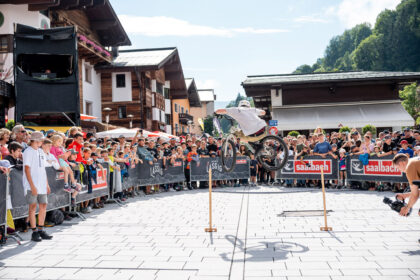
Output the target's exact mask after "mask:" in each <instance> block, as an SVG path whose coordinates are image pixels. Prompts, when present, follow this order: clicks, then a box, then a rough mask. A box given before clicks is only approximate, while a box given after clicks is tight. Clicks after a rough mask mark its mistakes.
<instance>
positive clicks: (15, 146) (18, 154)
mask: <svg viewBox="0 0 420 280" xmlns="http://www.w3.org/2000/svg"><path fill="white" fill-rule="evenodd" d="M8 148H9V155H8V156H6V157H5V158H4V159H5V160H7V161H9V162H10V165H11V166H13V168H15V169H17V170H22V168H23V166H22V164H23V162H22V150H23V147H22V145H21V144H19V143H18V142H12V143H10V144H9V147H8Z"/></svg>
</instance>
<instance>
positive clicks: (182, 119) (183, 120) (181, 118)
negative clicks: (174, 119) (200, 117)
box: [178, 113, 194, 124]
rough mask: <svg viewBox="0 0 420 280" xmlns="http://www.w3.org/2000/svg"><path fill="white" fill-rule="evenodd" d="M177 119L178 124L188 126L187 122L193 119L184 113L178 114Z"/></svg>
mask: <svg viewBox="0 0 420 280" xmlns="http://www.w3.org/2000/svg"><path fill="white" fill-rule="evenodd" d="M178 117H179V122H180V123H182V124H188V121H193V120H194V117H193V116H191V115H190V114H186V113H180V114H179V115H178Z"/></svg>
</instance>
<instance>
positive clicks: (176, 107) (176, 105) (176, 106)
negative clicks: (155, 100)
mask: <svg viewBox="0 0 420 280" xmlns="http://www.w3.org/2000/svg"><path fill="white" fill-rule="evenodd" d="M175 112H176V113H178V104H176V103H175Z"/></svg>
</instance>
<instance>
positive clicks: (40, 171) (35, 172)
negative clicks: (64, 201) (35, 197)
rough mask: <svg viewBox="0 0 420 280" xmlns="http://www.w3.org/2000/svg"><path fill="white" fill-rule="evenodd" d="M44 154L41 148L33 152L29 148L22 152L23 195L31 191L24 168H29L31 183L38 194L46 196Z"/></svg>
mask: <svg viewBox="0 0 420 280" xmlns="http://www.w3.org/2000/svg"><path fill="white" fill-rule="evenodd" d="M45 162H46V159H45V154H44V152H43V151H42V150H41V148H39V149H37V150H35V149H33V148H32V147H31V146H29V147H28V148H26V150H25V151H24V152H23V189H24V192H25V195H26V193H27V192H28V191H30V190H31V186H30V185H29V182H28V180H27V179H26V172H25V166H29V167H30V171H31V177H32V182H33V183H34V185H35V187H36V190H37V192H38V194H47V172H46V171H45Z"/></svg>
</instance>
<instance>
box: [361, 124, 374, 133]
mask: <svg viewBox="0 0 420 280" xmlns="http://www.w3.org/2000/svg"><path fill="white" fill-rule="evenodd" d="M368 131H370V132H372V134H373V135H376V127H375V126H374V125H371V124H368V125H365V126H364V127H363V128H362V133H363V134H365V133H366V132H368Z"/></svg>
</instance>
